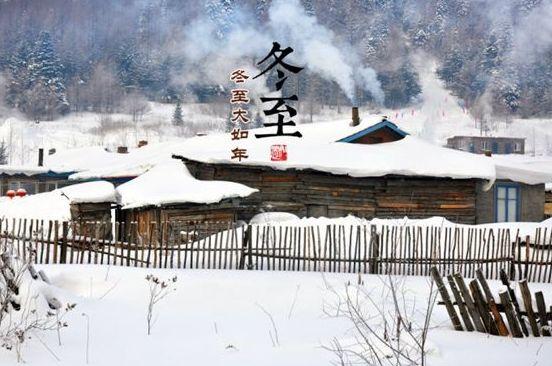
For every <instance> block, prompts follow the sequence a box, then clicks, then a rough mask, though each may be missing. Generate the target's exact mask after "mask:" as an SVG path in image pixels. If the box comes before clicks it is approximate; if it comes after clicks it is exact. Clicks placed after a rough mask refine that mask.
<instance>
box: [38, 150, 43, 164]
mask: <svg viewBox="0 0 552 366" xmlns="http://www.w3.org/2000/svg"><path fill="white" fill-rule="evenodd" d="M38 166H44V149H43V148H40V149H38Z"/></svg>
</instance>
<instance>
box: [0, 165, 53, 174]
mask: <svg viewBox="0 0 552 366" xmlns="http://www.w3.org/2000/svg"><path fill="white" fill-rule="evenodd" d="M48 171H49V169H48V168H45V167H39V166H30V165H0V174H6V175H26V176H29V177H30V176H33V175H37V174H46V173H48Z"/></svg>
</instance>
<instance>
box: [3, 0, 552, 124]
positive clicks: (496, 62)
mask: <svg viewBox="0 0 552 366" xmlns="http://www.w3.org/2000/svg"><path fill="white" fill-rule="evenodd" d="M278 2H279V3H280V4H279V5H280V6H279V8H276V6H275V3H278ZM285 3H291V4H292V5H295V7H286V4H285ZM282 4H284V5H282ZM284 10H289V11H291V12H292V14H289V13H283V14H284V15H285V16H284V17H285V18H288V17H289V19H286V20H285V23H283V22H284V21H283V20H282V11H284ZM278 11H280V13H278ZM278 15H280V17H278ZM551 18H552V4H550V3H549V2H547V1H545V0H511V1H496V0H343V1H341V0H301V1H300V3H299V0H289V1H287V2H286V1H282V0H274V1H271V0H206V1H192V0H178V1H177V0H141V1H138V0H117V1H111V0H80V1H69V0H41V1H40V2H37V1H33V0H4V1H0V85H1V88H0V98H1V100H2V101H3V103H4V104H5V105H6V106H7V107H9V108H14V109H17V110H19V111H20V112H22V113H24V114H25V115H27V116H28V117H29V118H33V119H37V120H38V119H42V120H52V119H55V118H57V117H58V116H60V115H63V114H66V113H68V112H79V111H92V112H98V113H112V112H125V113H131V114H133V115H134V114H139V113H141V111H142V110H143V109H144V108H146V105H147V104H146V101H148V100H151V101H158V102H167V103H175V102H176V101H182V102H188V101H189V102H192V101H193V102H207V103H208V102H221V101H226V100H227V98H228V95H227V90H226V88H227V87H228V86H229V85H228V83H227V82H226V81H225V80H227V74H228V73H229V72H230V71H231V70H230V69H227V68H228V66H229V65H228V64H225V62H228V63H229V64H230V65H232V62H229V61H233V62H234V63H236V62H237V64H236V65H235V66H239V63H240V62H242V63H243V62H247V63H249V64H251V65H253V63H254V61H253V60H258V58H257V57H259V56H260V55H262V54H266V53H267V52H268V50H269V49H270V47H271V43H268V42H267V41H272V40H275V39H273V38H274V37H275V35H276V36H278V37H279V39H278V40H279V41H281V42H282V44H284V45H290V46H292V47H294V48H296V51H297V53H298V55H299V56H298V57H299V61H301V62H302V64H304V65H305V66H306V69H305V71H304V72H302V73H300V74H298V75H297V77H294V78H290V80H289V81H288V82H286V84H285V90H284V93H286V94H289V93H295V94H297V95H298V97H299V100H300V103H301V104H302V106H303V107H304V108H310V110H311V112H312V110H313V109H314V108H316V106H317V105H322V104H334V105H339V104H351V103H354V104H360V105H370V104H373V105H378V104H383V105H384V106H385V107H388V108H399V107H404V106H408V105H409V104H412V103H416V102H417V97H418V96H419V95H420V92H421V88H420V82H419V76H418V74H417V72H416V68H415V67H413V60H414V58H415V57H416V55H419V54H423V55H425V56H424V57H428V58H432V59H435V60H436V61H437V63H438V70H437V73H438V76H439V77H440V78H441V79H442V80H443V81H444V83H445V85H446V86H447V88H448V89H449V90H451V91H452V92H453V94H454V95H456V96H458V97H459V98H460V99H461V100H462V101H463V102H464V103H465V107H467V108H469V109H470V110H471V111H472V112H473V113H474V114H480V115H482V114H493V115H500V116H511V115H516V116H521V117H534V116H550V115H551V113H552V62H550V60H551V59H552V26H551V25H550V21H549V19H551ZM294 21H295V23H293V22H294ZM305 25H306V26H308V27H304V28H302V26H305ZM286 27H287V28H286ZM283 28H285V29H283ZM309 29H312V31H313V34H310V35H308V34H307V35H305V37H306V39H307V40H310V42H309V43H305V44H301V42H302V39H301V37H302V36H303V34H304V33H305V32H308V31H309ZM265 30H266V32H265ZM294 32H296V33H299V34H295V35H294V34H293V33H294ZM309 37H310V38H309ZM257 38H258V39H259V42H256V41H253V40H255V39H257ZM261 42H264V43H262V44H260V43H261ZM247 43H251V44H247ZM320 44H321V45H322V46H321V47H322V48H321V50H322V52H321V53H320V54H317V53H314V56H312V52H311V53H310V54H308V53H309V51H310V50H312V46H313V45H320ZM328 44H331V45H330V46H331V47H330V48H328V50H329V51H336V50H339V52H338V53H339V54H338V55H337V56H339V57H337V58H336V60H339V61H341V62H342V64H343V65H342V66H343V67H338V66H339V64H334V65H324V63H323V62H321V61H323V60H322V59H324V58H325V53H324V52H325V50H326V48H324V47H328ZM332 47H333V48H332ZM242 50H243V51H242ZM302 51H304V52H302ZM301 54H303V56H302V57H301ZM309 55H310V56H309ZM309 57H310V58H309ZM329 59H330V60H331V58H329ZM349 67H350V68H351V70H349V69H348V68H349ZM336 70H337V71H336ZM372 72H373V74H371V73H372ZM357 74H359V75H361V76H362V78H360V77H359V78H360V80H359V81H356V82H355V83H354V87H353V88H351V85H350V84H351V83H350V82H349V81H348V80H347V78H354V79H355V80H356V79H357ZM269 78H270V76H269ZM292 79H293V80H292ZM368 84H370V85H368ZM261 89H262V88H261ZM260 92H261V90H260V91H259V93H260ZM380 93H381V95H379V94H380Z"/></svg>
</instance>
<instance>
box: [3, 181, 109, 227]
mask: <svg viewBox="0 0 552 366" xmlns="http://www.w3.org/2000/svg"><path fill="white" fill-rule="evenodd" d="M115 199H116V197H115V187H114V186H113V184H111V183H109V182H102V181H98V182H88V183H81V184H75V185H71V186H67V187H64V188H60V189H56V190H54V191H51V192H46V193H39V194H33V195H30V196H25V197H15V198H12V199H10V198H8V197H0V217H10V218H12V217H13V218H32V219H42V220H70V219H71V210H70V204H71V203H98V202H116V201H115Z"/></svg>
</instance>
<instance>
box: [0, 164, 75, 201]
mask: <svg viewBox="0 0 552 366" xmlns="http://www.w3.org/2000/svg"><path fill="white" fill-rule="evenodd" d="M70 174H71V172H61V173H58V172H53V171H51V170H49V169H47V168H43V167H26V166H13V165H9V166H8V165H0V196H5V195H6V192H7V191H8V190H18V189H20V188H22V189H24V190H25V191H26V192H27V194H36V193H44V192H50V191H53V190H54V189H58V188H62V187H65V186H67V185H69V184H73V183H71V182H69V179H68V178H69V175H70Z"/></svg>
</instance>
